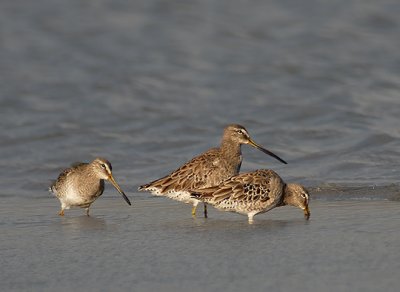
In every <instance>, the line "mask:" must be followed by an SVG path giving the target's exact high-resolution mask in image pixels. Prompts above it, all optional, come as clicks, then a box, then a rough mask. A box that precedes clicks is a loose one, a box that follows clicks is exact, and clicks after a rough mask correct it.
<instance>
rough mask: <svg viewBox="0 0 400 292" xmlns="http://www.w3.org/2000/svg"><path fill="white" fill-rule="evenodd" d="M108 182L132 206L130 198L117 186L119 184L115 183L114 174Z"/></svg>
mask: <svg viewBox="0 0 400 292" xmlns="http://www.w3.org/2000/svg"><path fill="white" fill-rule="evenodd" d="M108 180H109V181H110V182H111V183H112V185H113V186H114V188H116V189H117V191H118V192H119V193H120V194H121V195H122V197H123V198H124V200H125V202H126V203H127V204H128V205H129V206H130V205H131V201H129V199H128V197H127V196H126V195H125V193H124V192H123V191H122V190H121V188H120V187H119V185H118V184H117V182H116V181H115V179H114V177H113V176H112V174H110V176H109V178H108Z"/></svg>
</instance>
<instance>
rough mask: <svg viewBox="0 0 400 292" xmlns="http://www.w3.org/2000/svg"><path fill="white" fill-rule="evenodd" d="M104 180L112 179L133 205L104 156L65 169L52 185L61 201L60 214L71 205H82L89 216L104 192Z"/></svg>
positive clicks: (52, 189)
mask: <svg viewBox="0 0 400 292" xmlns="http://www.w3.org/2000/svg"><path fill="white" fill-rule="evenodd" d="M104 180H108V181H110V182H111V184H112V185H113V186H114V187H115V188H116V189H117V191H118V192H119V193H120V194H121V195H122V197H123V198H124V200H125V201H126V202H127V203H128V204H129V205H131V202H130V201H129V199H128V197H127V196H126V195H125V193H124V192H123V191H122V190H121V188H120V187H119V185H118V184H117V182H116V181H115V179H114V177H113V175H112V167H111V163H110V162H109V161H108V160H106V159H104V158H96V159H95V160H93V161H92V162H91V163H76V164H74V165H73V166H72V167H70V168H67V169H65V170H64V171H63V172H61V174H60V175H59V176H58V178H57V180H56V181H55V182H54V183H53V184H52V185H51V186H50V188H49V190H50V191H51V192H53V193H54V195H55V196H56V197H57V198H58V199H59V200H60V202H61V211H60V213H59V215H60V216H64V210H65V209H69V208H70V207H81V208H85V209H86V215H88V216H89V207H90V205H91V204H92V203H93V202H94V201H95V200H96V199H97V198H98V197H100V196H101V195H102V194H103V191H104Z"/></svg>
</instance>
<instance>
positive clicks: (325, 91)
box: [0, 0, 400, 291]
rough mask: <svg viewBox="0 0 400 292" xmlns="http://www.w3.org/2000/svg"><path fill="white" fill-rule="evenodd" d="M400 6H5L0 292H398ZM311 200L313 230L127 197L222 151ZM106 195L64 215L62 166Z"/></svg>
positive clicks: (293, 220)
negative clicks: (102, 170)
mask: <svg viewBox="0 0 400 292" xmlns="http://www.w3.org/2000/svg"><path fill="white" fill-rule="evenodd" d="M399 14H400V2H399V1H395V0H392V1H390V0H382V1H355V0H354V1H353V0H346V1H342V0H338V1H294V0H293V1H288V0H283V1H282V0H279V1H278V0H276V1H239V0H229V1H212V0H198V1H174V0H171V1H155V0H143V1H119V0H101V1H99V0H86V1H81V0H69V1H60V0H35V1H19V0H13V1H7V0H4V1H1V2H0V72H1V78H0V121H1V123H0V129H1V130H0V156H1V159H0V167H1V169H2V171H1V176H0V199H1V206H0V234H1V235H0V236H1V238H0V254H1V265H0V266H1V268H0V285H1V291H72V290H79V291H155V290H159V291H187V290H190V291H398V287H399V286H400V255H399V247H400V224H399V223H400V221H399V219H400V218H399V217H400V201H399V198H400V190H399V177H400V167H399V157H400V140H399V138H400V130H399V126H400V122H399V117H400V78H399V76H400V53H399V48H400V18H399ZM229 123H240V124H243V125H244V126H246V127H247V129H248V131H249V132H250V134H251V135H252V136H253V138H254V140H255V141H257V142H258V143H260V144H262V145H264V146H265V147H267V148H268V149H270V150H272V151H273V152H275V153H276V154H278V155H279V156H281V157H282V158H284V159H285V160H287V161H288V162H289V164H288V165H283V164H280V163H279V162H277V161H275V160H273V159H272V158H270V157H267V156H265V155H264V154H263V153H261V152H259V151H257V150H255V149H250V148H249V147H246V146H244V147H243V156H244V163H243V166H242V171H248V170H252V169H257V168H273V169H275V170H276V171H277V172H278V173H279V174H280V175H281V176H282V177H283V178H284V179H285V180H286V181H293V182H299V183H303V184H304V185H306V186H307V187H309V188H310V189H311V196H312V201H311V205H310V206H311V219H310V221H307V222H306V221H305V220H304V219H303V217H302V212H301V211H300V210H296V209H294V208H289V207H286V208H280V209H277V210H273V211H271V212H269V213H267V214H262V215H259V216H256V218H255V224H253V225H249V224H248V223H247V218H246V217H244V216H241V215H238V214H231V213H222V212H219V211H216V210H214V209H212V208H210V214H209V215H210V216H209V218H208V219H204V218H202V217H201V216H198V217H197V218H196V219H193V218H192V217H191V216H190V206H187V205H184V204H181V203H178V202H174V201H170V200H168V199H165V198H154V197H152V196H151V195H149V194H147V193H138V192H137V187H138V185H140V184H141V183H145V182H148V181H150V180H153V179H155V178H157V177H160V176H162V175H165V174H166V173H168V172H169V171H171V170H174V169H175V168H176V167H178V166H179V165H180V164H182V163H183V162H185V161H187V160H188V159H189V158H191V157H193V156H194V155H196V154H199V153H201V152H202V151H204V150H206V149H207V148H209V147H211V146H214V145H217V144H218V143H219V140H220V137H221V133H222V129H223V127H224V126H225V125H226V124H229ZM96 156H104V157H106V158H108V159H109V160H110V161H111V162H112V163H113V167H114V175H115V177H116V179H117V181H119V183H120V184H121V186H122V187H123V189H124V190H125V192H126V193H127V194H128V196H129V197H130V198H131V199H132V201H133V206H132V207H129V206H127V205H126V204H125V202H124V201H123V200H122V199H121V198H120V196H119V195H118V194H117V193H116V191H115V190H114V189H113V188H112V187H111V186H107V188H106V192H105V194H104V195H103V197H101V198H100V199H99V200H98V201H96V203H95V204H94V205H93V206H92V211H91V216H90V217H86V216H83V210H80V209H74V210H70V211H68V212H66V216H65V217H64V218H60V217H59V216H57V212H58V209H59V202H58V200H57V199H56V198H54V197H52V195H50V194H49V193H48V192H47V191H46V188H47V186H48V185H49V183H50V180H52V179H55V178H56V177H57V175H58V173H59V172H60V171H61V169H63V168H64V167H66V166H68V165H69V164H70V163H72V162H75V161H89V160H91V159H93V158H94V157H96Z"/></svg>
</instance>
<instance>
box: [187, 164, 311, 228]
mask: <svg viewBox="0 0 400 292" xmlns="http://www.w3.org/2000/svg"><path fill="white" fill-rule="evenodd" d="M192 197H194V198H196V199H200V200H202V201H203V202H206V203H209V204H211V205H212V206H214V207H215V208H217V209H219V210H223V211H232V212H237V213H240V214H245V215H247V216H248V218H249V223H252V222H253V217H254V215H256V214H259V213H265V212H267V211H269V210H271V209H273V208H275V207H280V206H285V205H290V206H295V207H299V208H300V209H302V210H303V211H304V216H305V218H306V219H309V218H310V210H309V208H308V201H309V195H308V192H307V190H306V189H305V188H304V187H303V186H301V185H299V184H285V183H284V182H283V180H282V179H281V178H280V177H279V175H278V174H276V172H274V171H273V170H270V169H261V170H256V171H253V172H248V173H242V174H239V175H235V176H233V177H231V178H229V179H227V180H225V181H224V182H222V183H221V184H220V185H219V186H214V187H210V188H205V189H203V190H197V191H195V192H194V193H193V194H192Z"/></svg>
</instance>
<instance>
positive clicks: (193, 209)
mask: <svg viewBox="0 0 400 292" xmlns="http://www.w3.org/2000/svg"><path fill="white" fill-rule="evenodd" d="M196 207H197V206H193V207H192V216H196Z"/></svg>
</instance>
